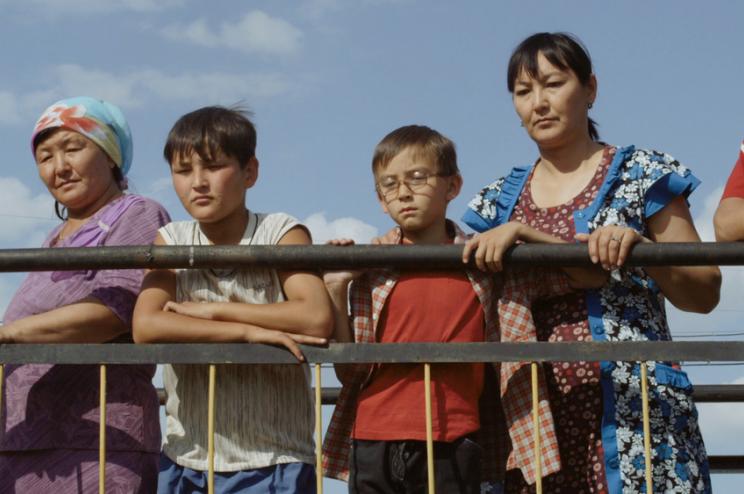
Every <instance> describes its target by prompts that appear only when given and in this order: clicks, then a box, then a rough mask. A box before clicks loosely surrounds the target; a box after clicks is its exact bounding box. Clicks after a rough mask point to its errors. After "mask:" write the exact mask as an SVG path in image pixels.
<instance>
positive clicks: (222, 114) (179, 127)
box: [163, 106, 256, 166]
mask: <svg viewBox="0 0 744 494" xmlns="http://www.w3.org/2000/svg"><path fill="white" fill-rule="evenodd" d="M252 116H253V115H252V114H251V113H250V112H249V111H247V110H243V109H240V108H225V107H223V106H205V107H204V108H199V109H198V110H194V111H192V112H191V113H187V114H186V115H184V116H182V117H181V118H179V119H178V120H177V121H176V123H175V124H174V125H173V128H172V129H171V131H170V132H169V133H168V139H167V140H166V141H165V148H164V149H163V156H164V157H165V160H166V161H167V162H168V163H173V159H175V158H176V157H177V156H184V155H188V154H190V153H192V152H196V153H197V154H198V155H199V157H200V158H201V159H202V160H204V161H212V160H214V159H215V157H216V156H217V154H218V153H219V152H222V153H223V154H225V155H226V156H230V157H233V158H235V159H237V160H238V163H240V166H246V165H247V164H248V161H249V160H250V159H251V158H253V157H254V156H255V155H256V127H255V126H254V125H253V122H251V121H250V119H249V118H250V117H252Z"/></svg>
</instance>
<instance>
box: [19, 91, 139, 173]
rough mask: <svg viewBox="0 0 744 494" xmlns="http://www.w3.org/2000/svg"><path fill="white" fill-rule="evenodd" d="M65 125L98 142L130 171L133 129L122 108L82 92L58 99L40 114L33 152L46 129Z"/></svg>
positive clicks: (119, 163)
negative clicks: (38, 137) (131, 129)
mask: <svg viewBox="0 0 744 494" xmlns="http://www.w3.org/2000/svg"><path fill="white" fill-rule="evenodd" d="M57 127H63V128H65V129H69V130H73V131H75V132H78V133H80V134H82V135H83V136H85V137H87V138H88V139H90V140H91V141H93V142H95V143H96V144H97V145H98V146H99V147H100V148H101V149H103V151H104V152H105V153H106V154H107V155H108V156H109V158H111V161H113V162H114V163H115V164H116V165H117V166H118V167H119V169H120V170H121V174H122V175H126V174H127V172H128V171H129V167H130V166H131V164H132V132H131V131H130V130H129V124H128V123H127V121H126V119H125V118H124V114H123V113H122V112H121V110H120V109H119V108H118V107H116V106H114V105H112V104H111V103H108V102H106V101H103V100H99V99H95V98H89V97H87V96H81V97H77V98H67V99H63V100H60V101H57V102H56V103H54V104H53V105H52V106H50V107H49V108H47V109H46V110H45V111H44V113H43V114H42V115H41V117H39V120H38V121H37V122H36V126H35V127H34V133H33V135H32V136H31V152H33V153H35V152H36V145H37V144H38V143H37V142H36V137H37V136H38V135H39V133H41V132H42V131H44V130H47V129H53V128H57Z"/></svg>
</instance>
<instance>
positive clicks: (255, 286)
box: [159, 213, 314, 472]
mask: <svg viewBox="0 0 744 494" xmlns="http://www.w3.org/2000/svg"><path fill="white" fill-rule="evenodd" d="M298 225H299V223H298V222H297V220H295V219H294V218H292V217H291V216H288V215H286V214H283V213H273V214H262V213H258V214H254V213H249V220H248V226H247V227H246V230H245V233H244V234H243V239H242V240H241V241H240V245H275V244H277V243H278V242H279V240H280V239H281V238H282V237H283V236H284V234H286V233H287V232H288V231H289V230H290V229H291V228H293V227H296V226H298ZM159 233H160V236H161V237H162V238H163V239H164V240H165V242H166V244H168V245H209V240H208V239H207V237H206V236H205V235H204V234H203V233H202V232H201V229H200V228H199V224H198V223H197V222H195V221H180V222H173V223H170V224H168V225H166V226H164V227H163V228H161V229H160V230H159ZM176 280H177V282H176V284H177V301H178V302H182V301H192V302H247V303H251V304H270V303H275V302H282V301H284V300H285V297H284V293H283V292H282V287H281V284H280V282H279V277H278V276H277V273H276V271H275V270H272V269H245V270H219V271H217V270H210V269H179V270H176ZM208 369H209V368H208V366H207V365H165V366H164V369H163V383H164V387H165V391H166V393H167V401H166V405H165V412H166V437H165V444H164V446H163V451H164V453H165V454H166V455H167V456H168V458H170V459H171V460H172V461H174V462H175V463H177V464H178V465H181V466H184V467H186V468H191V469H194V470H202V471H205V470H207V469H208V465H207V399H206V397H207V396H208V372H209V371H208ZM216 378H217V379H216V382H217V385H216V389H215V401H216V409H215V461H214V465H215V470H216V471H219V472H234V471H237V470H249V469H255V468H262V467H266V466H270V465H275V464H278V463H290V462H303V463H310V464H313V462H314V443H313V436H312V430H313V424H314V411H313V400H312V394H311V392H310V373H309V370H308V367H307V365H302V366H300V365H218V366H217V372H216Z"/></svg>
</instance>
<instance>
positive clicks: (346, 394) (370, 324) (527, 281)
mask: <svg viewBox="0 0 744 494" xmlns="http://www.w3.org/2000/svg"><path fill="white" fill-rule="evenodd" d="M448 227H449V229H450V233H451V234H452V236H454V238H455V243H464V242H465V241H466V240H467V239H468V237H467V236H466V235H465V234H464V233H463V232H462V231H461V230H460V229H459V228H458V227H457V225H455V224H454V223H453V222H449V221H448ZM401 240H402V235H401V232H400V229H399V228H395V229H393V230H392V231H390V232H388V234H386V235H385V236H384V237H382V238H381V239H380V241H381V243H400V242H401ZM467 276H468V279H469V280H470V282H471V284H472V285H473V290H474V291H475V293H476V295H477V297H478V300H479V301H480V303H481V304H482V306H483V312H484V330H485V331H484V332H485V336H486V340H487V341H536V328H535V324H534V321H533V319H532V313H531V311H530V307H531V304H532V301H533V300H535V299H537V298H547V297H549V296H555V295H560V294H563V293H567V292H568V291H570V290H571V289H570V287H569V286H568V279H567V278H566V276H565V275H563V274H561V273H560V272H557V271H553V270H541V271H539V272H538V271H536V270H523V271H521V270H520V271H518V272H517V271H511V272H509V273H506V274H504V275H503V276H494V275H492V274H488V273H483V272H480V271H477V270H473V271H470V270H469V271H467ZM397 280H398V274H397V273H394V272H392V271H386V270H375V271H370V272H368V273H365V275H363V276H361V277H360V278H359V279H357V280H356V281H354V282H353V283H352V286H351V293H350V303H351V318H352V324H353V329H354V341H355V342H357V343H376V342H377V324H378V321H379V320H380V315H381V313H382V310H383V308H384V307H385V303H386V301H387V298H388V296H389V295H390V293H391V292H392V291H393V288H394V287H395V284H396V283H397ZM499 292H500V296H499V297H498V298H497V295H498V294H499ZM493 368H494V369H495V370H496V373H497V374H498V375H499V376H500V377H499V379H498V386H497V383H496V382H493V381H495V379H488V378H487V379H486V380H485V382H484V388H483V394H482V396H481V400H480V417H481V429H480V432H479V442H480V444H481V446H483V450H484V455H483V480H484V481H492V482H500V481H503V478H504V473H505V471H506V470H507V469H510V468H519V469H521V471H522V473H523V475H524V477H525V479H527V481H528V482H529V483H534V482H535V468H534V463H533V460H534V431H533V427H532V385H531V372H530V365H529V364H528V363H519V362H516V363H512V362H505V363H503V364H499V363H494V364H493ZM373 370H374V365H373V364H359V365H354V364H346V365H337V366H336V374H337V375H338V378H339V380H340V381H341V383H342V384H343V388H342V389H341V393H340V395H339V397H338V401H337V403H336V408H335V409H334V411H333V417H332V418H331V423H330V424H329V426H328V432H327V434H326V437H325V440H324V442H323V453H324V454H323V470H324V472H325V475H326V476H328V477H333V478H337V479H340V480H348V477H349V456H350V450H351V436H352V430H353V428H354V420H355V417H356V409H357V404H358V400H359V395H360V393H361V390H362V389H363V388H364V386H365V385H366V384H367V383H368V382H369V379H370V378H371V377H372V373H373ZM487 375H488V373H487ZM499 390H500V392H499ZM538 393H539V398H540V403H539V414H540V438H541V448H542V474H543V475H549V474H551V473H555V472H557V471H558V470H560V467H561V465H560V455H559V453H558V442H557V439H556V435H555V427H554V423H553V415H552V413H551V411H550V405H549V403H548V394H547V389H546V387H545V377H544V376H543V375H542V367H540V376H539V391H538ZM422 406H423V405H422ZM505 424H506V425H505ZM507 430H508V436H507V434H506V431H507ZM510 440H511V441H510Z"/></svg>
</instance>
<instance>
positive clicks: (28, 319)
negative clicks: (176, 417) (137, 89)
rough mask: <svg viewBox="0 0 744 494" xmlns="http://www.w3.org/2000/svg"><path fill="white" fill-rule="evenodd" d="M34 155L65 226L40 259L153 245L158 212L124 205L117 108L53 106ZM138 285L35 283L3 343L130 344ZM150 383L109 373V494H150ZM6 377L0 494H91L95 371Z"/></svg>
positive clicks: (92, 103) (48, 277) (60, 276)
mask: <svg viewBox="0 0 744 494" xmlns="http://www.w3.org/2000/svg"><path fill="white" fill-rule="evenodd" d="M31 143H32V144H31V148H32V152H33V154H34V159H35V160H36V166H37V170H38V173H39V177H40V178H41V180H42V181H43V182H44V185H46V187H47V189H48V190H49V193H50V194H51V195H52V196H53V197H54V199H55V204H56V208H55V209H56V211H57V214H58V216H60V219H62V220H63V221H62V223H60V225H59V226H57V227H56V228H55V229H54V230H52V232H51V233H50V234H49V235H48V236H47V238H46V240H45V241H44V244H43V247H98V246H111V245H143V244H150V243H152V241H153V239H154V238H155V234H156V232H157V229H158V228H159V227H160V226H162V225H164V224H166V223H168V222H169V221H170V220H169V218H168V214H167V213H166V212H165V210H164V209H163V208H162V207H161V206H160V205H159V204H157V203H155V202H153V201H151V200H149V199H145V198H144V197H141V196H138V195H133V194H125V193H124V190H125V189H126V180H125V178H124V177H125V175H126V173H127V171H128V170H129V167H130V165H131V162H132V136H131V133H130V131H129V126H128V125H127V122H126V120H125V119H124V115H122V113H121V111H120V110H119V109H118V108H117V107H115V106H114V105H111V104H109V103H107V102H105V101H100V100H96V99H93V98H87V97H82V98H71V99H66V100H62V101H59V102H57V103H55V104H54V105H52V106H50V107H49V108H48V109H47V110H46V111H45V112H44V114H43V115H42V116H41V118H40V119H39V121H38V122H37V124H36V127H35V129H34V133H33V136H32V139H31ZM142 276H143V272H142V270H118V269H101V270H90V271H59V272H36V273H31V274H29V275H28V277H27V278H26V279H25V280H24V281H23V283H22V284H21V286H20V287H19V288H18V291H17V292H16V294H15V296H14V297H13V299H12V300H11V302H10V305H8V308H7V310H6V312H5V321H4V323H5V324H4V325H3V326H0V342H2V343H103V342H131V341H132V338H131V321H132V312H133V310H134V303H135V300H136V298H137V294H138V293H139V290H140V285H141V283H142ZM154 372H155V365H132V366H114V365H112V366H109V367H108V371H107V380H108V385H107V401H108V404H107V411H108V414H107V419H106V429H107V430H106V442H107V444H106V445H107V453H106V491H107V492H136V493H149V492H154V491H155V489H156V487H157V475H158V459H159V451H160V428H159V422H158V412H159V405H158V399H157V395H156V392H155V388H154V387H153V385H152V382H151V380H152V376H153V374H154ZM5 376H6V377H5V382H4V383H3V387H2V392H3V396H2V417H1V418H2V422H0V424H2V438H0V492H23V493H43V494H47V493H49V492H97V491H98V446H99V444H98V443H99V441H98V438H99V436H98V430H99V414H100V411H99V407H98V403H99V377H98V366H97V365H37V364H34V365H13V366H10V365H8V366H6V369H5Z"/></svg>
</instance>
